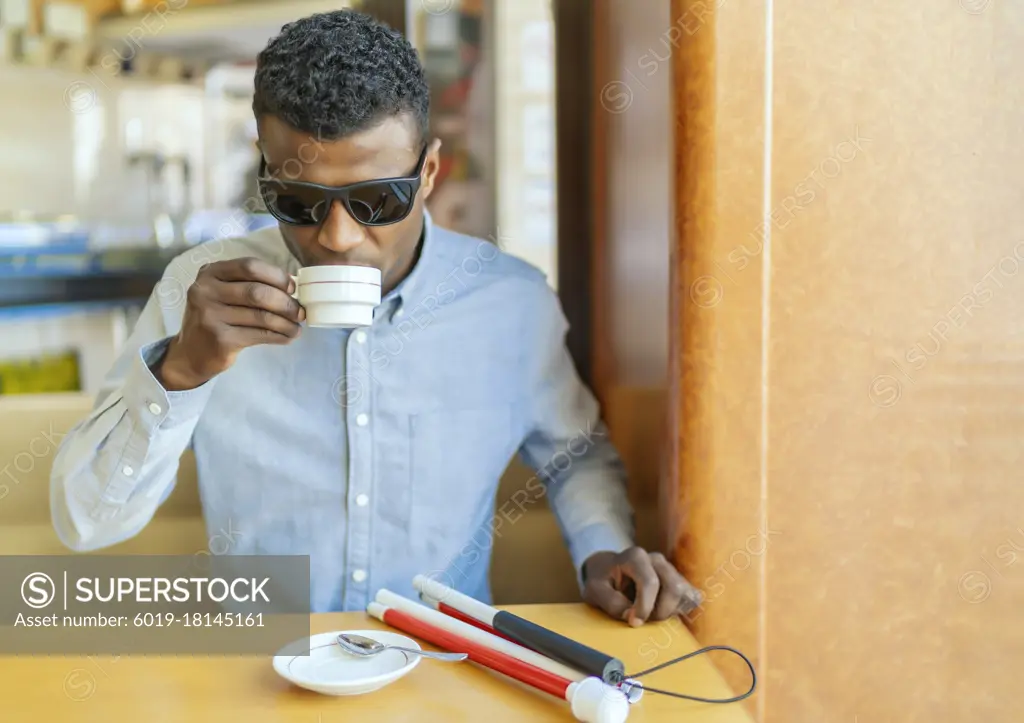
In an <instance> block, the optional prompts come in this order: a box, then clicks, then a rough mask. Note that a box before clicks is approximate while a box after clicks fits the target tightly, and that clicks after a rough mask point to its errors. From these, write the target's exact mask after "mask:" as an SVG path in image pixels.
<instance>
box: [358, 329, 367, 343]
mask: <svg viewBox="0 0 1024 723" xmlns="http://www.w3.org/2000/svg"><path fill="white" fill-rule="evenodd" d="M356 343H357V344H365V343H366V332H365V331H357V332H356Z"/></svg>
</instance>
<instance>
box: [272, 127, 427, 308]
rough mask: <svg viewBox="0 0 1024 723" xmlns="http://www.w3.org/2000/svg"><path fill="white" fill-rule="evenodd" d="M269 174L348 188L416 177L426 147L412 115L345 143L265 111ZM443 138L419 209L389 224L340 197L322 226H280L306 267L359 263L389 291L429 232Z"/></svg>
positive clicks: (417, 205) (424, 180) (421, 193)
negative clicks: (359, 216)
mask: <svg viewBox="0 0 1024 723" xmlns="http://www.w3.org/2000/svg"><path fill="white" fill-rule="evenodd" d="M258 127H259V139H260V149H261V151H262V153H263V157H264V159H265V160H266V171H265V174H266V175H268V176H273V177H275V178H280V179H281V180H283V181H306V182H310V183H318V184H321V185H325V186H344V185H347V184H350V183H357V182H359V181H370V180H375V179H378V178H394V177H396V176H409V175H412V174H413V172H414V170H415V168H416V162H417V161H418V160H419V157H420V152H421V151H422V150H423V149H422V146H421V145H419V140H418V134H417V133H416V130H415V126H414V124H413V123H412V122H411V120H409V119H405V118H389V119H387V120H385V121H384V122H382V123H381V124H379V125H377V126H376V127H374V128H372V129H370V130H368V131H364V132H361V133H358V134H356V135H353V136H349V137H347V138H344V139H342V140H338V141H323V140H321V139H319V138H317V137H316V136H312V135H308V134H306V133H302V132H300V131H297V130H295V129H294V128H292V127H291V126H289V125H288V124H286V123H285V122H284V121H282V120H280V119H278V118H276V117H274V116H265V117H263V118H260V119H259V121H258ZM438 146H439V143H438V142H436V141H435V142H434V143H433V144H432V145H431V147H430V149H429V150H428V151H427V157H426V161H425V163H424V167H423V173H422V175H421V178H422V183H421V185H420V190H419V193H418V194H417V195H416V202H415V205H414V206H413V210H412V212H411V213H410V214H409V215H408V216H406V218H405V219H403V220H402V221H399V222H398V223H394V224H391V225H389V226H376V227H373V226H363V225H361V224H359V223H357V222H356V221H355V220H354V219H353V218H352V216H351V215H350V214H349V213H348V210H347V209H346V208H345V206H344V205H343V204H342V203H341V202H340V201H335V202H334V204H333V205H332V206H331V209H330V211H329V212H328V213H327V215H326V218H324V219H323V221H322V222H321V223H320V224H319V225H316V226H291V225H288V224H285V223H281V224H280V228H281V235H282V236H284V240H285V243H286V244H287V245H288V249H289V250H290V251H291V252H292V255H294V256H295V258H297V259H298V260H299V262H300V263H301V264H302V265H303V266H327V265H352V266H373V267H375V268H378V269H380V271H381V277H382V280H383V287H384V290H385V293H386V292H387V291H388V290H390V289H392V288H394V286H395V285H396V284H397V283H398V282H399V281H401V279H402V278H404V277H405V275H406V274H407V273H408V272H409V270H410V269H411V268H412V265H413V262H414V260H415V256H416V249H417V245H418V243H419V240H420V234H421V232H422V229H423V208H424V202H425V201H426V199H427V197H428V196H429V195H430V193H431V191H432V190H433V186H434V179H435V176H436V175H437V170H438V167H439V163H438Z"/></svg>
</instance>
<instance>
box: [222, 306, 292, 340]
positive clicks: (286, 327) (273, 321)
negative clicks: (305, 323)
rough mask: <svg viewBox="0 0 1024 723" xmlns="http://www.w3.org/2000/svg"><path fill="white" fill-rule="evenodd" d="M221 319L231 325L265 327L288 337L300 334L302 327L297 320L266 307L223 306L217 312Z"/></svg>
mask: <svg viewBox="0 0 1024 723" xmlns="http://www.w3.org/2000/svg"><path fill="white" fill-rule="evenodd" d="M217 316H218V317H219V319H220V321H221V322H223V323H225V324H227V325H229V326H238V327H246V328H249V329H265V330H267V331H273V332H275V333H277V334H281V335H282V336H286V337H288V338H295V337H296V336H298V335H299V332H300V331H301V330H302V327H301V326H299V325H298V324H297V323H296V322H294V321H292V320H290V319H286V318H284V317H283V316H278V315H277V314H275V313H274V312H272V311H267V310H266V309H256V308H253V307H244V306H223V307H221V308H220V311H219V313H218V314H217Z"/></svg>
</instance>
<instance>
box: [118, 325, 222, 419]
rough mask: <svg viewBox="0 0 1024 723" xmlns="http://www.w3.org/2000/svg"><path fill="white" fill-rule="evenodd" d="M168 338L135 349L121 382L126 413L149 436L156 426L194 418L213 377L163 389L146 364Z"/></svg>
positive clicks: (163, 348) (153, 359)
mask: <svg viewBox="0 0 1024 723" xmlns="http://www.w3.org/2000/svg"><path fill="white" fill-rule="evenodd" d="M170 341H171V340H170V337H168V338H166V339H161V340H160V341H156V342H153V343H151V344H146V345H145V346H143V347H142V348H141V349H139V353H138V356H137V357H136V358H135V361H134V363H133V364H132V366H131V370H130V371H129V372H128V378H127V380H126V384H125V386H124V401H125V405H126V407H127V410H128V414H130V415H131V416H132V418H133V419H134V421H135V423H136V425H137V428H141V429H144V430H145V432H146V434H147V436H151V435H152V434H153V433H154V431H155V430H156V429H157V427H161V426H162V427H165V428H170V427H176V426H178V425H179V424H188V423H191V422H194V421H195V420H196V419H197V418H198V417H199V415H200V413H201V412H202V411H203V408H204V407H205V406H206V402H207V401H208V400H209V398H210V394H211V393H212V391H213V384H214V380H213V379H211V380H210V381H208V382H206V383H205V384H203V385H202V386H199V387H196V388H195V389H186V390H184V391H174V392H169V391H167V390H166V389H164V387H163V385H162V384H161V383H160V382H159V381H158V380H157V378H156V375H154V374H153V370H152V369H150V366H151V365H153V364H156V363H157V362H158V361H160V359H161V357H163V355H164V353H165V352H166V351H167V345H168V344H169V343H170Z"/></svg>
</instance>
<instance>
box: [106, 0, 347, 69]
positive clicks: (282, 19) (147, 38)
mask: <svg viewBox="0 0 1024 723" xmlns="http://www.w3.org/2000/svg"><path fill="white" fill-rule="evenodd" d="M360 4H361V3H360V2H359V0H250V1H249V2H235V3H227V4H224V5H201V6H198V7H189V6H185V7H184V8H183V9H181V10H178V11H171V12H166V13H164V14H163V15H161V16H159V17H154V18H153V19H151V20H150V22H148V23H147V22H145V19H146V17H147V16H146V15H138V16H115V17H110V18H105V19H103V20H101V21H100V22H99V23H98V24H97V26H96V40H97V42H98V43H99V44H100V45H108V46H110V47H124V44H125V43H132V44H135V45H136V46H141V48H142V49H143V51H144V52H146V53H153V54H156V55H164V56H173V57H179V58H183V59H187V60H189V61H192V62H197V61H198V62H204V63H209V64H216V63H221V62H228V63H237V62H253V61H255V60H256V56H257V54H258V53H259V52H260V51H261V50H263V48H264V47H265V46H266V45H267V43H268V41H269V40H270V39H271V38H273V37H274V36H276V35H277V34H278V33H279V32H280V31H281V27H282V26H283V25H284V24H285V23H288V22H291V21H293V20H298V19H299V18H302V17H305V16H307V15H312V14H313V13H318V12H327V11H331V10H340V9H344V8H349V7H358V6H359V5H360ZM150 15H155V14H154V13H150ZM148 26H153V28H154V30H153V31H152V32H146V28H147V27H148Z"/></svg>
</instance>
